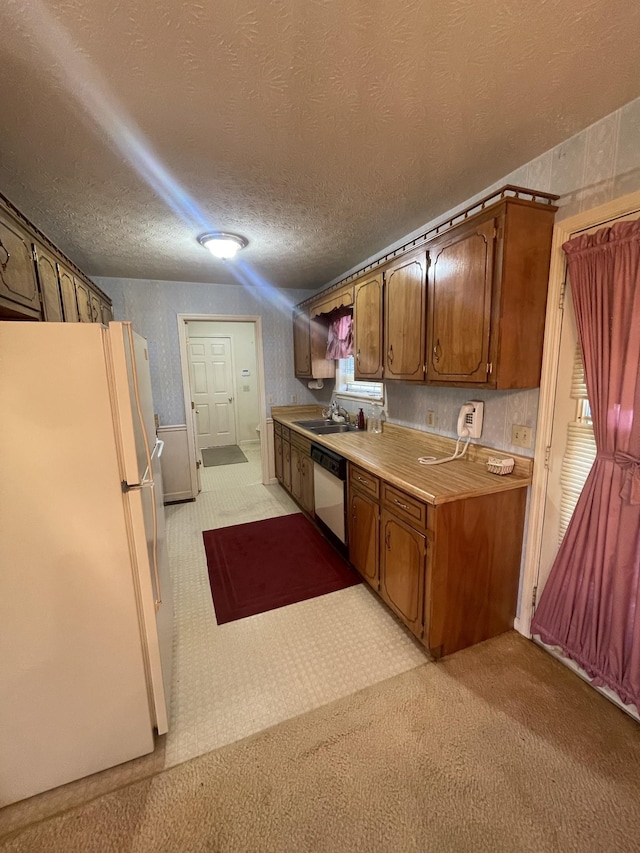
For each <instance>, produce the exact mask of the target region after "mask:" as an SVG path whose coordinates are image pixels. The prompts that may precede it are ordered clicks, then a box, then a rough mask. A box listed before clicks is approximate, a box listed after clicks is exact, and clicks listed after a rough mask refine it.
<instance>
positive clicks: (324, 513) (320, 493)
mask: <svg viewBox="0 0 640 853" xmlns="http://www.w3.org/2000/svg"><path fill="white" fill-rule="evenodd" d="M345 485H346V483H345V481H344V480H340V479H339V478H338V477H334V476H333V474H331V473H329V471H327V470H326V468H323V467H322V466H321V465H318V463H317V462H314V463H313V497H314V500H315V513H316V516H317V517H318V518H319V519H320V521H322V522H323V523H324V524H325V525H326V526H327V527H328V528H329V530H330V531H331V532H332V533H333V534H334V535H335V536H337V537H338V539H339V540H340V541H341V542H343V543H344V544H345V545H346V542H347V537H346V532H345V523H344V520H345V512H344V509H345V507H344V496H345Z"/></svg>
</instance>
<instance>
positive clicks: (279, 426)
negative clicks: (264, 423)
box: [273, 421, 282, 435]
mask: <svg viewBox="0 0 640 853" xmlns="http://www.w3.org/2000/svg"><path fill="white" fill-rule="evenodd" d="M273 431H274V432H275V434H276V435H282V424H279V423H278V421H274V422H273Z"/></svg>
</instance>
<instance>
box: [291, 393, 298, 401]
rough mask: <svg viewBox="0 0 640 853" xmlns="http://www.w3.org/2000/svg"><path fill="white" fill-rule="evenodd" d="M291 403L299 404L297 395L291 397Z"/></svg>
mask: <svg viewBox="0 0 640 853" xmlns="http://www.w3.org/2000/svg"><path fill="white" fill-rule="evenodd" d="M291 402H292V403H297V402H298V395H297V394H292V395H291Z"/></svg>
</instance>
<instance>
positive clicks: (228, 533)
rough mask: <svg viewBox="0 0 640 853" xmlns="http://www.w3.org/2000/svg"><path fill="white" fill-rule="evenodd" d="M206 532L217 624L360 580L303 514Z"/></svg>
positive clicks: (337, 588) (343, 587)
mask: <svg viewBox="0 0 640 853" xmlns="http://www.w3.org/2000/svg"><path fill="white" fill-rule="evenodd" d="M202 535H203V537H204V547H205V551H206V554H207V566H208V567H209V584H210V586H211V595H212V597H213V604H214V606H215V609H216V621H217V623H218V625H223V624H224V623H225V622H233V621H234V620H235V619H244V618H245V617H246V616H254V615H255V614H256V613H264V612H265V610H275V609H276V608H277V607H284V606H285V605H286V604H295V603H296V602H297V601H305V600H306V599H307V598H315V597H316V596H317V595H325V594H326V593H328V592H336V590H339V589H345V588H346V587H348V586H353V585H354V584H357V583H360V578H359V577H358V575H357V574H356V573H355V572H354V571H353V570H352V569H351V568H350V567H349V565H348V564H347V562H346V561H345V560H344V559H343V558H342V557H341V556H340V554H338V552H337V551H336V550H335V548H333V547H332V546H331V545H330V544H329V543H328V542H327V540H326V539H325V538H324V536H322V535H321V534H320V533H318V531H317V530H316V528H315V527H314V526H313V524H311V522H310V521H309V520H308V519H307V518H305V516H304V515H302V514H300V513H296V514H294V515H283V516H279V517H278V518H269V519H266V520H265V521H252V522H251V523H250V524H234V525H233V526H232V527H221V528H220V529H218V530H205V531H204V533H203V534H202Z"/></svg>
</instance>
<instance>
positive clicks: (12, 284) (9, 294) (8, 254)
mask: <svg viewBox="0 0 640 853" xmlns="http://www.w3.org/2000/svg"><path fill="white" fill-rule="evenodd" d="M31 251H32V250H31V237H30V235H29V234H28V233H27V231H26V230H25V229H24V228H23V227H22V225H21V224H20V223H19V222H18V220H17V219H16V218H15V217H13V216H12V215H11V213H9V211H7V210H5V209H4V208H1V207H0V316H5V317H6V316H9V317H11V316H16V317H20V316H22V317H29V318H32V319H34V320H37V319H40V315H41V307H40V295H39V293H38V284H37V281H36V270H35V265H34V262H33V256H32V254H31Z"/></svg>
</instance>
